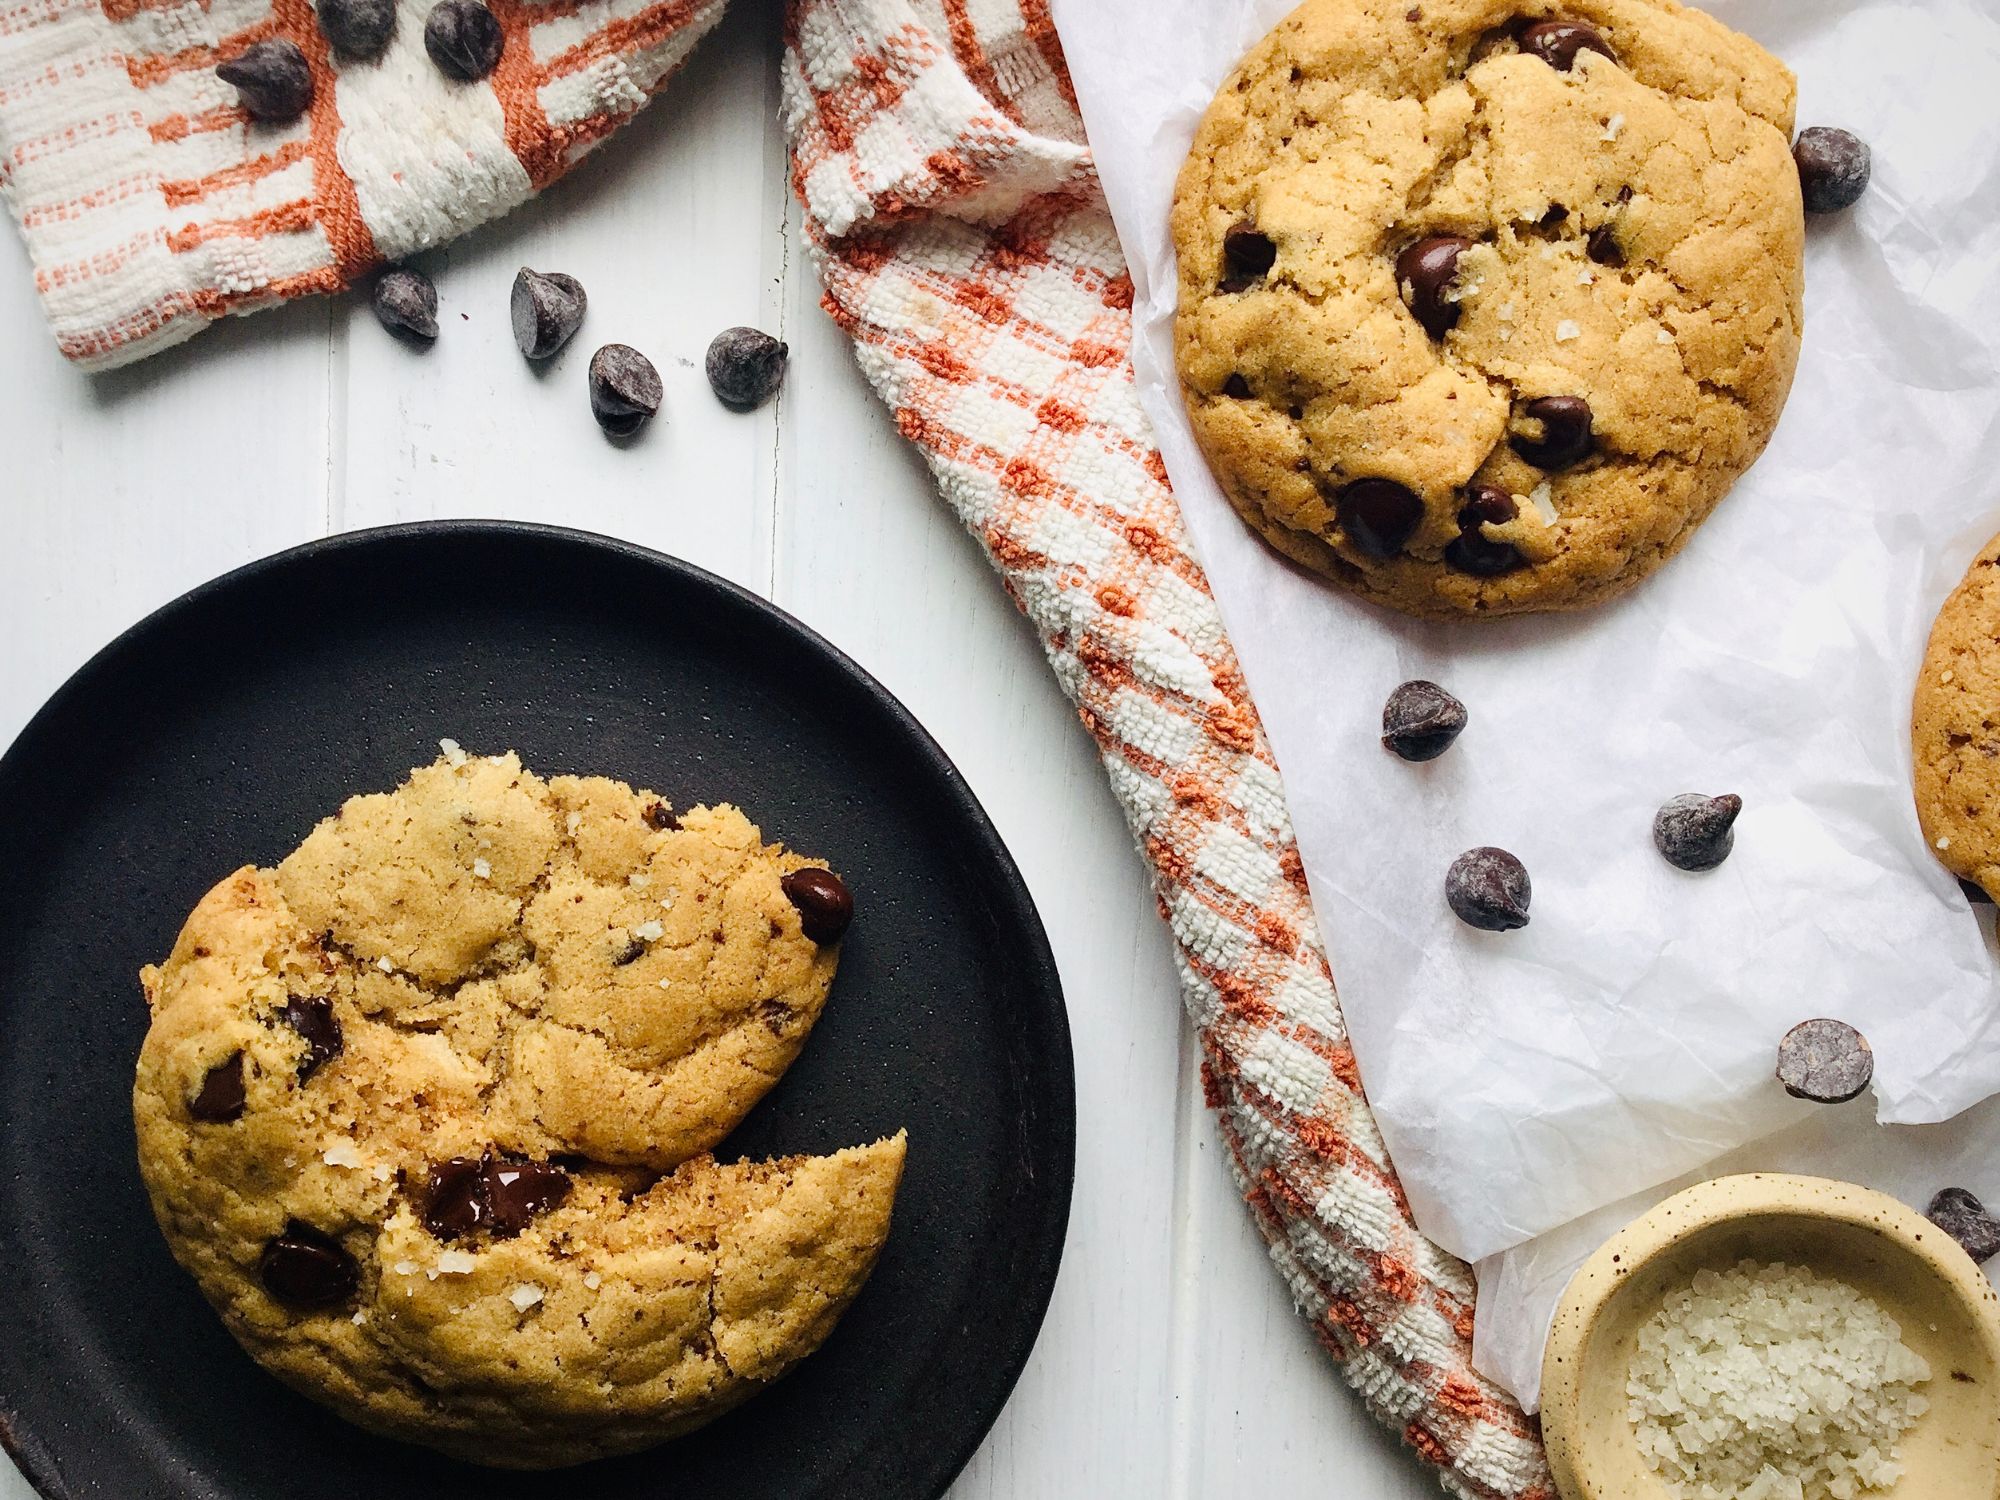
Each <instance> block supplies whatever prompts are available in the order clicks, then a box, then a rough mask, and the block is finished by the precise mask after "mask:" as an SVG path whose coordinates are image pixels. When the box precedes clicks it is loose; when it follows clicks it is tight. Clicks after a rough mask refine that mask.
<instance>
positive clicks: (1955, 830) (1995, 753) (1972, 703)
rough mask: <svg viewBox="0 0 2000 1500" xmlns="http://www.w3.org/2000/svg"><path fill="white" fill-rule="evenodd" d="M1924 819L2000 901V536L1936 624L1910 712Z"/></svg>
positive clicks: (1943, 847) (1942, 857) (1938, 844)
mask: <svg viewBox="0 0 2000 1500" xmlns="http://www.w3.org/2000/svg"><path fill="white" fill-rule="evenodd" d="M1910 757H1911V762H1912V765H1913V767H1914V770H1913V777H1914V782H1915V789H1916V796H1917V821H1918V822H1919V823H1920V824H1922V825H1923V830H1924V841H1925V842H1926V843H1928V844H1929V845H1930V846H1931V852H1932V853H1933V854H1935V855H1936V856H1937V859H1938V863H1940V864H1942V865H1943V866H1944V867H1945V868H1946V869H1947V870H1949V871H1951V872H1952V873H1953V874H1954V875H1956V876H1958V877H1959V879H1961V880H1969V881H1971V882H1973V884H1974V885H1975V886H1977V887H1978V888H1979V889H1981V890H1983V891H1985V892H1986V894H1987V895H1988V896H1993V895H1995V894H1996V893H2000V536H1996V537H1994V538H1993V540H1992V541H1990V542H1988V543H1987V544H1986V546H1985V547H1984V548H1983V549H1982V550H1981V552H1980V554H1979V556H1978V557H1977V558H1975V559H1974V560H1973V564H1972V566H1971V568H1970V569H1968V570H1967V572H1966V575H1965V577H1964V578H1963V579H1961V580H1960V581H1959V585H1958V587H1957V588H1955V589H1953V590H1952V591H1951V595H1950V597H1949V598H1947V599H1946V600H1945V601H1944V607H1943V608H1941V609H1940V610H1939V611H1938V614H1937V620H1936V621H1935V623H1933V624H1932V626H1931V638H1930V644H1929V645H1928V646H1926V647H1925V648H1924V664H1923V666H1922V668H1921V669H1919V671H1918V673H1917V691H1916V699H1915V702H1914V703H1913V704H1912V705H1911V710H1910Z"/></svg>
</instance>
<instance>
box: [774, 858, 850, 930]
mask: <svg viewBox="0 0 2000 1500" xmlns="http://www.w3.org/2000/svg"><path fill="white" fill-rule="evenodd" d="M779 884H780V885H782V886H783V887H784V891H785V899H786V900H787V901H789V902H791V903H792V905H793V906H795V907H797V908H798V912H799V926H800V927H801V928H803V929H804V930H805V935H806V936H807V937H809V938H811V939H812V940H813V941H814V942H815V943H818V944H820V945H822V946H824V945H825V944H827V943H834V942H838V941H839V940H840V935H841V934H842V933H843V932H845V931H847V924H848V923H849V922H852V921H853V920H854V897H853V896H852V895H850V894H849V893H848V890H847V885H846V882H844V881H843V880H842V879H841V878H840V877H839V876H838V875H836V874H834V873H833V871H831V870H822V869H820V868H819V867H818V866H817V865H807V866H805V867H804V868H803V869H798V870H793V871H792V872H791V873H789V874H788V875H786V876H785V878H784V879H783V880H782V881H780V882H779Z"/></svg>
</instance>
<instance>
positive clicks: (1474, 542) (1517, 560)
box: [1444, 484, 1527, 578]
mask: <svg viewBox="0 0 2000 1500" xmlns="http://www.w3.org/2000/svg"><path fill="white" fill-rule="evenodd" d="M1518 509H1519V507H1517V506H1516V505H1515V504H1514V497H1513V496H1512V495H1510V494H1508V493H1507V492H1506V491H1505V490H1503V489H1501V488H1500V487H1499V486H1498V485H1493V484H1475V485H1472V486H1470V487H1469V488H1467V490H1466V492H1465V505H1464V506H1463V507H1462V508H1461V509H1460V510H1459V513H1458V535H1457V536H1455V537H1454V538H1452V540H1451V541H1450V542H1449V543H1448V544H1447V545H1446V547H1445V549H1444V560H1445V563H1446V565H1447V566H1449V567H1453V568H1456V569H1457V570H1458V571H1459V572H1461V573H1470V574H1471V575H1472V576H1473V577H1474V578H1498V577H1499V576H1500V575H1501V574H1502V573H1511V572H1512V571H1513V570H1514V569H1516V568H1518V567H1520V566H1521V565H1522V564H1523V563H1524V562H1526V561H1527V559H1526V558H1524V557H1522V556H1521V554H1520V552H1519V551H1518V550H1516V548H1515V547H1514V544H1513V543H1512V542H1496V541H1493V540H1491V539H1489V538H1488V537H1487V536H1486V534H1485V533H1484V532H1482V531H1481V530H1480V529H1479V527H1480V525H1481V523H1487V524H1490V525H1494V526H1504V525H1506V524H1507V523H1508V522H1509V521H1511V520H1513V519H1514V516H1515V514H1516V513H1517V511H1518Z"/></svg>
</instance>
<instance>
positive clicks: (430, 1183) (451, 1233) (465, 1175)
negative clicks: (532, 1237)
mask: <svg viewBox="0 0 2000 1500" xmlns="http://www.w3.org/2000/svg"><path fill="white" fill-rule="evenodd" d="M570 1186H571V1184H570V1179H569V1174H568V1173H567V1172H565V1171H564V1170H563V1169H562V1168H561V1167H558V1166H554V1165H552V1164H551V1163H548V1162H537V1161H527V1160H523V1159H519V1158H515V1157H509V1156H502V1155H500V1154H499V1153H497V1152H494V1151H492V1150H488V1151H487V1152H486V1154H485V1155H484V1156H476V1157H474V1156H457V1157H453V1158H452V1159H451V1160H450V1161H441V1162H437V1163H434V1164H433V1165H432V1167H431V1169H430V1172H429V1173H428V1174H427V1176H426V1178H425V1184H424V1201H423V1207H422V1209H421V1213H422V1215H423V1221H424V1227H425V1228H426V1229H428V1230H429V1231H430V1232H431V1233H432V1234H434V1235H435V1236H437V1238H439V1239H441V1240H455V1239H461V1238H463V1237H464V1236H466V1235H468V1234H472V1233H474V1232H476V1231H479V1230H485V1231H487V1232H489V1233H490V1234H491V1235H492V1236H493V1237H494V1238H495V1239H502V1240H505V1239H512V1238H513V1237H514V1236H515V1235H517V1234H519V1233H520V1232H521V1231H522V1230H524V1229H526V1228H527V1227H528V1225H529V1224H530V1223H532V1222H533V1221H534V1220H535V1219H536V1217H538V1216H539V1215H541V1214H545V1213H547V1212H548V1211H549V1210H550V1209H552V1208H554V1207H556V1206H557V1205H558V1204H560V1203H561V1202H562V1201H563V1200H564V1199H565V1198H567V1197H569V1194H570Z"/></svg>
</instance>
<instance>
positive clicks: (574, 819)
mask: <svg viewBox="0 0 2000 1500" xmlns="http://www.w3.org/2000/svg"><path fill="white" fill-rule="evenodd" d="M563 827H565V828H567V829H568V830H569V831H570V832H571V833H575V832H576V831H577V829H579V828H581V827H583V814H582V813H579V812H573V813H571V814H570V815H569V816H568V817H566V818H564V819H563Z"/></svg>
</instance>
